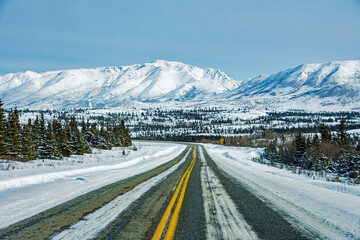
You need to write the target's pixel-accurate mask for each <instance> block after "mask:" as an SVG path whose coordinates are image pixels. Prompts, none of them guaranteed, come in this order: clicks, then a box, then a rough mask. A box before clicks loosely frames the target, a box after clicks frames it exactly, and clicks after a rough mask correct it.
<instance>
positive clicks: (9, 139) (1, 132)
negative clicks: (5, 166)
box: [0, 99, 132, 161]
mask: <svg viewBox="0 0 360 240" xmlns="http://www.w3.org/2000/svg"><path fill="white" fill-rule="evenodd" d="M2 106H3V103H2V101H1V99H0V158H2V159H9V160H19V161H28V160H33V159H38V158H40V159H61V158H62V157H69V156H70V155H83V154H84V153H91V151H92V150H91V148H92V147H94V148H101V149H111V148H112V147H127V146H130V145H131V144H132V143H131V137H130V133H129V128H127V127H126V126H125V123H124V120H121V121H119V120H118V121H114V120H113V121H112V122H106V123H105V122H103V121H101V122H99V123H97V122H92V123H89V121H86V122H85V120H84V119H82V120H81V121H79V123H80V124H79V123H78V121H77V120H76V118H75V117H74V116H73V117H71V118H70V119H69V120H61V119H56V118H52V119H51V120H45V118H44V113H43V112H41V113H40V116H36V119H35V121H32V120H31V119H29V120H28V121H27V123H26V124H21V123H20V121H19V113H18V110H17V109H16V108H15V109H14V110H10V111H9V113H8V116H7V117H6V116H5V112H4V109H3V108H2Z"/></svg>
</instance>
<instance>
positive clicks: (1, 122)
mask: <svg viewBox="0 0 360 240" xmlns="http://www.w3.org/2000/svg"><path fill="white" fill-rule="evenodd" d="M2 106H3V103H2V101H1V99H0V156H1V155H5V154H7V153H8V149H9V148H8V147H9V146H8V144H7V141H6V126H7V122H6V120H5V116H4V109H3V108H2Z"/></svg>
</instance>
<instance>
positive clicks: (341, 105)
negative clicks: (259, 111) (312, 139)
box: [224, 61, 360, 110]
mask: <svg viewBox="0 0 360 240" xmlns="http://www.w3.org/2000/svg"><path fill="white" fill-rule="evenodd" d="M224 98H226V99H232V100H233V101H234V100H237V101H240V102H248V103H249V104H265V105H268V106H273V107H280V108H285V109H286V108H287V109H289V108H298V109H310V110H323V109H328V110H350V109H356V108H360V101H359V100H360V61H335V62H329V63H324V64H304V65H300V66H298V67H295V68H291V69H287V70H285V71H282V72H279V73H276V74H273V75H270V76H259V77H256V78H253V79H250V80H248V81H246V82H243V83H242V84H241V86H239V87H238V88H237V89H235V90H233V91H231V93H227V94H225V96H224Z"/></svg>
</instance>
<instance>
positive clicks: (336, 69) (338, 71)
mask: <svg viewBox="0 0 360 240" xmlns="http://www.w3.org/2000/svg"><path fill="white" fill-rule="evenodd" d="M0 98H1V99H2V100H3V102H4V103H5V105H4V106H5V107H7V108H10V107H15V106H17V107H19V108H30V109H62V108H114V107H119V106H133V105H141V106H155V105H158V106H159V104H160V105H163V104H165V105H171V106H172V105H179V106H185V105H197V104H201V105H204V104H205V105H211V106H212V105H236V106H241V107H248V108H273V109H277V110H280V109H281V110H287V109H304V110H320V111H323V110H334V111H340V110H360V101H359V100H360V61H334V62H329V63H322V64H303V65H300V66H297V67H295V68H291V69H287V70H285V71H281V72H279V73H276V74H272V75H269V76H258V77H255V78H252V79H248V80H245V81H237V80H234V79H232V78H230V77H229V76H228V75H227V74H226V73H224V72H222V71H221V70H218V69H212V68H206V69H202V68H199V67H196V66H191V65H187V64H184V63H180V62H170V61H164V60H156V61H153V62H151V63H145V64H136V65H131V66H120V67H101V68H92V69H73V70H61V71H50V72H44V73H35V72H31V71H26V72H20V73H10V74H6V75H2V76H0Z"/></svg>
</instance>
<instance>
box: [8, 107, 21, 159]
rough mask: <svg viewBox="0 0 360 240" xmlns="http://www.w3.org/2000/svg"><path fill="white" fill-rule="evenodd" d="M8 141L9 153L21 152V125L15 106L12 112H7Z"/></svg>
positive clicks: (16, 154) (17, 153) (15, 154)
mask: <svg viewBox="0 0 360 240" xmlns="http://www.w3.org/2000/svg"><path fill="white" fill-rule="evenodd" d="M7 130H8V143H10V153H11V154H12V155H14V156H18V155H19V154H20V153H21V147H20V131H21V125H20V122H19V113H18V111H17V109H16V108H15V110H14V112H10V114H9V122H8V129H7Z"/></svg>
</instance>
